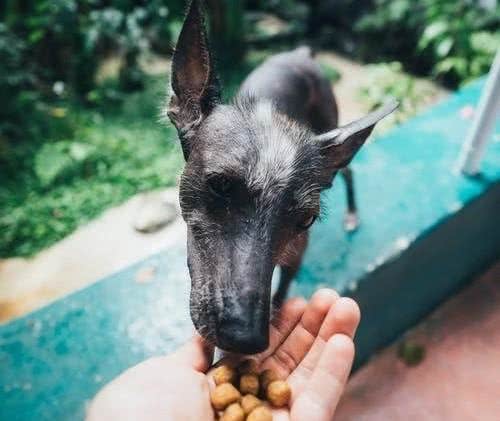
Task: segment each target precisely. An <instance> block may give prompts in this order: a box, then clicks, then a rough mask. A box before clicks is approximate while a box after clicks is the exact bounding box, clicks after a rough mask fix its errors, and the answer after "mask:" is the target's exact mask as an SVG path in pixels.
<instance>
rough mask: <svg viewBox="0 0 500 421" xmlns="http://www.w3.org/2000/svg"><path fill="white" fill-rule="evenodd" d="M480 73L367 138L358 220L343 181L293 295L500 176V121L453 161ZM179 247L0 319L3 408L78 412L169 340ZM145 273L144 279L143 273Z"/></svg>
mask: <svg viewBox="0 0 500 421" xmlns="http://www.w3.org/2000/svg"><path fill="white" fill-rule="evenodd" d="M482 85H483V81H478V82H476V83H473V84H471V85H469V86H468V87H466V88H464V89H463V90H462V91H461V92H459V93H458V94H457V95H454V96H452V97H450V98H449V99H447V100H445V101H444V102H443V103H441V104H440V105H438V106H436V107H433V108H431V109H429V110H428V111H427V112H426V113H424V114H422V115H421V116H419V117H417V118H414V119H412V120H411V121H409V122H408V123H406V124H404V125H402V126H400V127H399V128H397V129H395V130H393V131H391V132H390V133H388V134H386V135H384V136H382V137H380V138H378V139H376V140H375V141H373V142H371V143H370V144H369V145H367V147H366V148H365V149H364V150H363V151H362V152H361V153H360V154H359V156H358V157H357V158H356V160H355V162H354V165H353V168H354V170H355V176H356V184H357V198H358V202H359V208H360V214H361V220H362V226H361V228H360V229H359V231H357V232H356V233H354V234H351V235H349V234H346V233H345V232H344V231H343V229H342V224H341V220H342V213H343V211H344V209H345V203H344V202H345V199H344V192H343V186H342V183H340V182H337V183H336V185H335V186H334V188H332V189H331V190H330V191H328V192H326V193H325V197H324V204H325V207H326V208H327V209H328V211H327V212H326V213H325V216H324V217H323V219H322V221H321V222H320V223H319V224H317V225H315V226H314V228H313V231H312V236H311V241H310V246H309V249H308V251H307V253H306V258H305V262H304V265H303V267H302V269H301V271H300V273H299V276H298V280H297V282H295V284H294V285H293V288H292V294H293V295H304V296H308V295H310V294H311V293H312V292H313V291H314V290H315V289H317V288H318V287H320V286H331V287H335V288H337V289H339V290H341V291H345V292H351V293H352V292H354V291H356V289H357V287H358V282H359V280H360V279H362V278H364V279H369V277H368V278H367V277H366V275H367V274H369V273H370V272H372V271H373V270H375V269H376V268H377V267H378V266H379V265H381V264H383V263H384V262H387V260H388V259H392V258H396V257H397V256H398V254H399V253H401V252H402V251H403V250H405V249H406V248H407V247H409V246H410V245H411V244H412V243H413V241H414V240H415V239H417V238H419V237H421V236H422V235H423V234H425V233H427V232H429V231H430V230H432V229H433V228H435V227H436V226H437V225H439V224H440V222H443V221H445V220H447V219H448V218H449V217H450V216H451V215H453V214H455V213H456V212H457V211H459V210H460V209H461V208H463V207H464V206H466V205H467V204H468V203H470V202H471V201H473V200H474V199H476V198H477V197H479V196H481V195H482V194H484V193H485V192H486V191H487V189H488V188H489V187H491V186H492V185H494V184H495V183H498V182H499V181H500V136H499V134H500V124H497V127H496V133H495V134H494V136H493V140H492V141H491V142H490V144H489V146H488V150H487V152H486V156H485V158H484V160H483V163H482V169H483V173H482V174H481V176H480V177H476V178H474V179H470V178H466V177H463V176H462V175H461V174H459V173H457V172H456V171H454V168H453V167H454V164H455V162H456V158H457V156H458V153H459V149H460V147H461V145H462V142H463V139H464V136H465V134H466V132H467V129H468V127H469V126H470V124H471V120H470V119H466V118H464V117H462V114H463V113H462V112H461V110H462V109H463V107H466V106H469V105H474V104H475V103H476V102H477V101H478V98H479V94H480V89H481V87H482ZM185 259H186V256H185V248H184V245H179V248H178V249H171V250H166V251H165V252H163V253H161V254H159V255H156V256H152V257H151V258H149V259H146V260H145V261H143V262H140V263H138V264H136V265H134V266H131V267H130V268H128V269H126V270H124V271H122V272H119V273H117V274H115V275H113V276H111V277H109V278H106V279H103V280H101V281H99V282H97V283H96V284H94V285H92V286H90V287H88V288H86V289H84V290H82V291H79V292H77V293H75V294H72V295H70V296H68V297H66V298H64V299H62V300H59V301H57V302H55V303H54V304H52V305H50V306H48V307H45V308H43V309H41V310H39V311H36V312H34V313H32V314H30V315H28V316H26V317H23V318H20V319H18V320H15V321H13V322H11V323H9V324H6V325H3V326H0V420H78V419H82V418H83V416H84V411H85V405H86V403H87V402H88V400H89V399H91V397H92V396H93V395H94V393H95V392H96V391H97V390H98V389H99V388H100V387H101V386H102V385H103V384H104V383H105V382H107V381H108V380H110V379H111V378H113V377H114V376H116V375H117V374H118V373H119V372H120V371H122V370H123V369H125V368H126V367H128V366H130V365H132V364H134V363H136V362H138V361H140V360H141V359H143V358H145V357H147V356H150V355H158V354H162V353H165V352H168V351H170V350H172V349H173V348H174V347H176V346H177V345H178V344H180V343H181V342H183V341H184V340H185V339H186V338H187V337H188V336H189V335H190V334H191V331H192V327H191V322H190V320H189V314H188V292H189V278H188V274H187V270H186V267H185ZM144 271H145V272H150V273H152V274H153V276H152V277H150V279H146V282H144V281H145V279H144V276H143V273H144Z"/></svg>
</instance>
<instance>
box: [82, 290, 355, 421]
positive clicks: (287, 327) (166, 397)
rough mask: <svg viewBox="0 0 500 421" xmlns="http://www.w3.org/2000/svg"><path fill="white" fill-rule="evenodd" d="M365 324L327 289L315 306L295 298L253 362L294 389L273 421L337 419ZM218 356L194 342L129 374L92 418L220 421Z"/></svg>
mask: <svg viewBox="0 0 500 421" xmlns="http://www.w3.org/2000/svg"><path fill="white" fill-rule="evenodd" d="M359 317H360V316H359V309H358V306H357V305H356V303H355V302H354V301H353V300H351V299H349V298H340V297H339V296H338V295H337V294H336V293H335V292H334V291H332V290H328V289H322V290H319V291H318V292H316V293H315V294H314V295H313V297H312V298H311V299H310V301H309V302H306V301H305V300H303V299H300V298H295V299H291V300H289V301H287V302H286V303H285V304H284V305H283V307H282V309H281V311H280V312H279V314H278V315H277V317H276V318H275V319H274V321H273V322H272V324H271V326H270V346H269V348H268V349H267V350H266V351H265V352H263V353H261V354H258V355H256V356H254V357H253V358H255V359H256V361H257V362H258V363H259V366H260V369H266V368H271V369H273V370H275V371H276V372H277V374H278V375H279V377H280V378H282V379H287V381H288V383H289V385H290V387H291V389H292V399H291V403H290V407H289V408H287V409H275V410H273V420H274V421H281V420H301V421H302V420H305V419H314V420H317V421H322V420H331V419H332V417H333V414H334V412H335V408H336V406H337V403H338V401H339V399H340V396H341V395H342V392H343V389H344V386H345V383H346V380H347V377H348V375H349V372H350V370H351V365H352V361H353V357H354V345H353V342H352V338H353V336H354V333H355V330H356V328H357V326H358V323H359ZM212 356H213V349H212V348H211V347H210V346H209V345H207V344H206V343H205V342H204V341H203V340H202V339H201V338H200V337H199V336H195V337H194V338H193V339H192V340H191V341H190V342H189V343H187V344H186V345H185V346H184V347H183V348H181V349H179V350H178V351H177V352H175V353H174V354H171V355H169V356H167V357H156V358H152V359H149V360H147V361H145V362H143V363H141V364H139V365H137V366H135V367H133V368H131V369H129V370H127V371H126V372H125V373H123V374H122V375H121V376H120V377H118V378H117V379H115V380H114V381H113V382H111V383H110V384H109V385H108V386H106V387H105V388H104V389H103V391H101V392H100V393H99V395H98V396H97V398H96V399H95V400H94V403H93V404H92V406H91V410H90V412H89V416H88V419H89V420H91V421H98V420H101V419H103V420H104V419H111V418H113V417H114V418H115V419H120V420H139V419H140V420H148V421H149V420H151V421H153V420H176V419H183V420H213V411H212V409H211V406H210V401H209V389H210V387H212V386H213V385H211V384H210V382H209V381H208V380H207V376H205V373H206V372H207V370H209V366H210V364H211V363H212ZM229 358H231V357H229ZM232 359H234V357H232Z"/></svg>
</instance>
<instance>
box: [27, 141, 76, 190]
mask: <svg viewBox="0 0 500 421" xmlns="http://www.w3.org/2000/svg"><path fill="white" fill-rule="evenodd" d="M70 166H71V158H70V157H69V156H68V155H67V154H66V153H64V151H63V150H62V148H61V147H60V144H59V143H47V144H45V145H43V146H42V148H41V149H40V150H39V151H38V153H37V154H36V155H35V165H34V171H35V174H36V176H37V177H38V180H39V181H40V183H41V184H42V185H43V186H48V185H50V184H52V182H53V181H54V180H55V179H56V178H57V177H59V176H60V175H61V174H62V173H63V172H64V171H65V170H66V169H67V168H69V167H70Z"/></svg>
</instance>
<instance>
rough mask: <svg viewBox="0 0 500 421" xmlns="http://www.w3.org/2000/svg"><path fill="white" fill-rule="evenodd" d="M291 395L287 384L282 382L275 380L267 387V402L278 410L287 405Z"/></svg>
mask: <svg viewBox="0 0 500 421" xmlns="http://www.w3.org/2000/svg"><path fill="white" fill-rule="evenodd" d="M291 395H292V390H291V389H290V386H288V383H287V382H284V381H282V380H275V381H274V382H271V383H269V386H267V393H266V396H267V400H268V401H269V402H270V403H271V405H273V406H276V407H278V408H281V407H282V406H285V405H286V404H288V402H289V401H290V396H291Z"/></svg>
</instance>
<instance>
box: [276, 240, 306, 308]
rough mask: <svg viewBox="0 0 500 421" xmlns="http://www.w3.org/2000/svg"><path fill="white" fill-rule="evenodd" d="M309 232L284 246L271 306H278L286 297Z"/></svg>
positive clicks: (300, 260) (297, 268)
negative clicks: (276, 286) (278, 278)
mask: <svg viewBox="0 0 500 421" xmlns="http://www.w3.org/2000/svg"><path fill="white" fill-rule="evenodd" d="M308 237H309V233H308V232H307V231H306V232H303V233H302V234H300V235H299V236H298V237H297V238H296V239H295V240H294V241H292V242H291V243H290V244H289V245H288V246H287V248H286V250H285V252H284V253H283V254H284V257H283V259H282V261H280V267H281V276H280V280H279V284H278V289H277V290H276V292H275V293H274V296H273V307H274V308H279V307H281V304H283V301H284V300H285V298H286V295H287V293H288V288H289V287H290V282H291V281H292V279H293V278H294V277H295V275H296V274H297V272H298V270H299V267H300V264H301V262H302V256H303V255H304V251H305V250H306V247H307V240H308Z"/></svg>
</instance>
